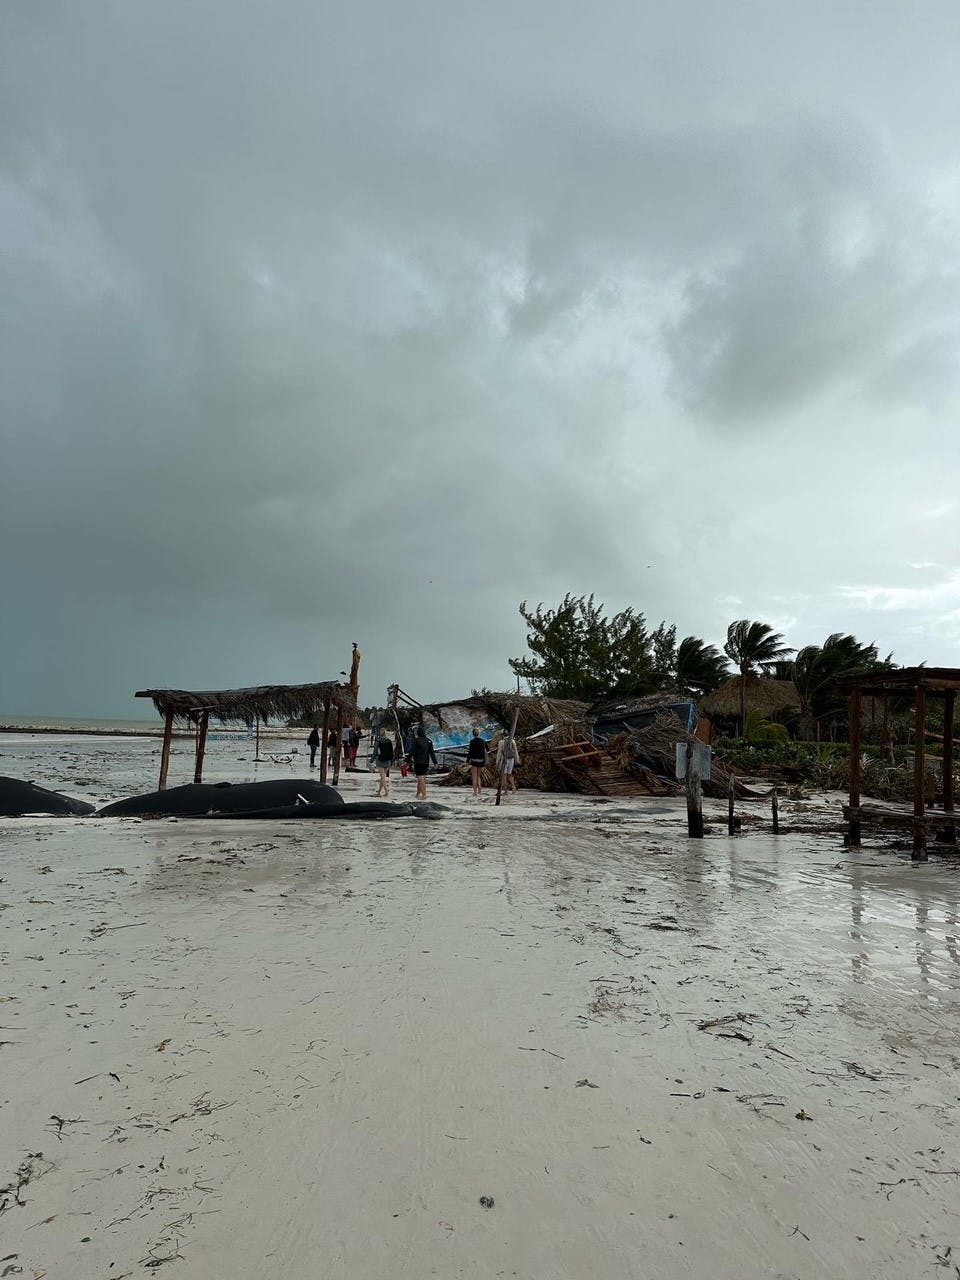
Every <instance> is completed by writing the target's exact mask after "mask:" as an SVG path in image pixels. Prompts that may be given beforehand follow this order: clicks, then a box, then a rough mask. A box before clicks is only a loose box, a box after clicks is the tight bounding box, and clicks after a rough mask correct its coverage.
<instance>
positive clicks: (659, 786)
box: [441, 699, 756, 799]
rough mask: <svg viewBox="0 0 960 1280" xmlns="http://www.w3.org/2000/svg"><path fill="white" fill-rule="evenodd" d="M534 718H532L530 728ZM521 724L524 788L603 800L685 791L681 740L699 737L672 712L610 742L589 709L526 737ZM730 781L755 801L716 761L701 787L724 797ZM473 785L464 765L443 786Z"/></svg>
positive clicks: (492, 757)
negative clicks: (596, 729)
mask: <svg viewBox="0 0 960 1280" xmlns="http://www.w3.org/2000/svg"><path fill="white" fill-rule="evenodd" d="M522 701H523V702H545V701H546V700H545V699H523V700H522ZM514 705H516V703H514ZM568 705H569V704H568ZM573 705H574V706H577V705H578V704H573ZM532 720H533V717H532V716H530V715H529V714H528V717H527V724H530V723H531V721H532ZM523 723H524V720H523V717H522V716H521V719H520V720H519V721H518V730H517V739H518V745H519V750H520V764H519V767H518V768H517V770H516V778H517V782H518V784H519V785H520V786H521V787H530V788H532V789H534V790H537V791H567V792H579V793H580V794H584V795H599V796H668V795H677V794H678V793H679V792H681V791H682V790H683V786H682V784H680V783H678V782H677V780H676V747H677V743H678V742H684V741H691V742H692V741H695V738H694V736H693V734H689V733H687V731H686V729H685V728H684V726H683V725H682V724H681V723H680V722H679V720H678V719H677V717H676V716H675V715H673V714H671V713H669V712H664V713H663V714H660V715H658V716H657V717H656V719H655V720H654V721H653V723H652V724H648V725H645V726H644V727H643V728H640V729H624V730H623V731H622V732H620V733H617V734H616V735H614V736H613V737H611V738H609V739H603V738H602V737H600V736H598V735H594V734H593V732H592V729H591V724H590V721H589V718H588V717H587V715H586V714H585V709H584V712H583V713H581V714H579V715H577V716H576V717H572V718H569V719H566V720H564V721H561V722H560V723H556V724H550V725H548V726H547V727H546V728H540V729H539V731H535V732H533V733H528V734H526V735H524V734H523V732H522V731H521V729H520V727H519V726H520V725H521V724H523ZM504 732H505V730H499V731H498V732H496V733H495V734H494V735H493V738H492V741H491V742H490V744H489V746H490V752H489V762H488V764H487V767H486V768H485V769H484V771H483V782H484V785H485V786H487V787H495V786H496V785H497V780H498V774H497V766H496V748H497V744H498V743H499V741H500V738H501V737H502V736H503V733H504ZM731 777H733V783H734V793H735V795H737V796H738V797H740V798H741V799H746V798H751V797H752V798H754V799H755V798H756V793H754V792H752V791H750V790H749V789H748V788H747V787H745V786H744V784H743V783H742V782H740V781H739V779H737V778H736V777H735V776H734V775H733V771H732V769H730V768H729V767H727V766H725V765H724V764H723V762H722V761H719V760H716V759H715V760H714V761H713V766H712V777H711V779H710V780H709V781H705V782H704V783H703V791H704V794H705V795H710V796H716V797H720V798H725V797H726V796H727V794H728V789H729V786H730V780H731ZM469 783H470V770H469V768H468V767H467V765H465V764H462V765H458V766H456V767H455V768H454V769H452V770H451V771H450V773H448V774H447V776H446V777H445V778H444V779H443V781H442V783H441V785H442V786H446V787H460V786H467V785H469Z"/></svg>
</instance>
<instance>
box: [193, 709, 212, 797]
mask: <svg viewBox="0 0 960 1280" xmlns="http://www.w3.org/2000/svg"><path fill="white" fill-rule="evenodd" d="M209 723H210V712H209V711H201V712H200V719H199V720H198V722H197V760H196V764H195V765H194V770H193V780H194V782H202V781H203V757H204V753H205V752H206V749H207V725H208V724H209Z"/></svg>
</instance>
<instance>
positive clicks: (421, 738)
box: [410, 725, 439, 800]
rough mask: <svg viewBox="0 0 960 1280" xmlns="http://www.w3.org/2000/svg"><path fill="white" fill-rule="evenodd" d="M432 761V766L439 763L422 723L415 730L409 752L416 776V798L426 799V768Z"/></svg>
mask: <svg viewBox="0 0 960 1280" xmlns="http://www.w3.org/2000/svg"><path fill="white" fill-rule="evenodd" d="M431 760H432V761H433V764H434V768H436V767H437V766H438V764H439V762H438V760H437V753H436V752H435V751H434V749H433V743H432V742H431V741H430V739H429V738H428V737H427V731H426V729H424V727H423V725H421V726H420V728H419V729H418V730H417V736H416V737H415V738H414V740H413V748H412V750H411V752H410V763H411V764H412V765H413V772H414V773H415V774H416V778H417V799H418V800H426V798H427V770H428V769H429V768H430V761H431Z"/></svg>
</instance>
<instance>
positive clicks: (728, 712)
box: [700, 676, 800, 717]
mask: <svg viewBox="0 0 960 1280" xmlns="http://www.w3.org/2000/svg"><path fill="white" fill-rule="evenodd" d="M741 691H742V698H743V703H744V704H745V706H746V709H747V712H748V713H749V712H751V711H760V712H762V713H763V715H771V714H772V713H773V712H775V711H783V710H784V709H785V708H787V707H796V708H799V706H800V698H799V695H798V694H797V690H796V688H795V687H794V684H793V681H792V680H770V679H767V678H766V677H765V676H733V677H731V679H729V680H725V681H724V683H723V684H722V685H720V687H719V689H714V691H713V693H711V694H709V695H708V696H707V697H706V698H704V699H703V700H702V701H701V703H700V706H701V707H702V709H703V710H704V711H705V712H706V714H707V715H708V716H738V717H739V715H740V708H741Z"/></svg>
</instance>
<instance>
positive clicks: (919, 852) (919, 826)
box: [913, 685, 927, 862]
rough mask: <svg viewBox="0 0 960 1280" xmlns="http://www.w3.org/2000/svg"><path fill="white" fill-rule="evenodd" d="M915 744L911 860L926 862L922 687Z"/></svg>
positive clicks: (916, 706) (924, 702) (919, 690)
mask: <svg viewBox="0 0 960 1280" xmlns="http://www.w3.org/2000/svg"><path fill="white" fill-rule="evenodd" d="M915 717H916V723H915V734H914V737H915V743H914V757H913V817H914V826H913V860H914V862H926V861H927V831H926V827H925V825H924V822H923V815H924V812H925V810H926V798H925V796H924V786H923V784H924V781H925V777H924V774H925V769H926V757H925V755H924V750H923V746H924V743H923V731H924V729H925V728H926V723H927V691H926V689H924V687H923V685H920V686H919V688H918V689H917V695H916V703H915Z"/></svg>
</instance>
